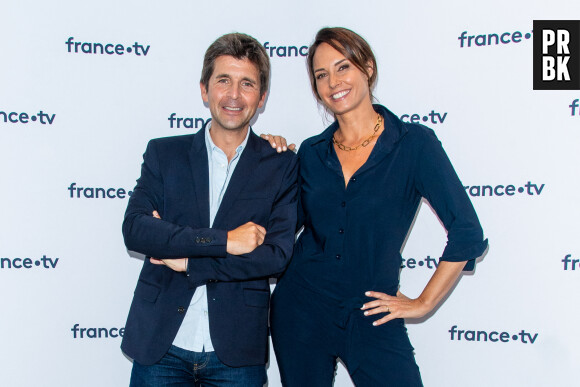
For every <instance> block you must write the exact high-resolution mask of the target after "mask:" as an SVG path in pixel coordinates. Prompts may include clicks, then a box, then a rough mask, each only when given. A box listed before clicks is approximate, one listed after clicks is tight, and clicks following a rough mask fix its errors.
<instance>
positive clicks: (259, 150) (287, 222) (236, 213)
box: [121, 33, 297, 386]
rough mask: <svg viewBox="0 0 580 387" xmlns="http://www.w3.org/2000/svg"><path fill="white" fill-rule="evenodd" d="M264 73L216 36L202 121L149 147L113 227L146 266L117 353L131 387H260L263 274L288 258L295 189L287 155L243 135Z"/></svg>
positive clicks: (258, 61) (239, 46) (244, 47)
mask: <svg viewBox="0 0 580 387" xmlns="http://www.w3.org/2000/svg"><path fill="white" fill-rule="evenodd" d="M269 72H270V63H269V59H268V55H267V53H266V51H265V50H264V48H263V47H262V46H261V45H260V43H259V42H257V41H256V40H255V39H254V38H252V37H250V36H248V35H244V34H238V33H235V34H228V35H224V36H222V37H220V38H218V39H217V40H216V41H215V42H214V43H213V44H212V45H211V46H210V47H209V48H208V50H207V51H206V54H205V58H204V63H203V69H202V76H201V81H200V88H201V95H202V98H203V101H204V102H205V103H206V104H207V105H208V106H209V109H210V112H211V117H212V120H211V121H210V123H209V124H208V125H206V127H205V128H203V129H202V130H200V131H199V132H197V133H196V134H193V135H186V136H176V137H168V138H161V139H156V140H152V141H150V142H149V144H148V146H147V150H146V152H145V155H144V156H143V158H144V161H143V165H142V169H141V177H140V178H139V180H138V181H137V186H136V187H135V190H134V192H133V195H132V196H131V199H130V200H129V204H128V207H127V212H126V213H125V220H124V222H123V236H124V238H125V244H126V246H127V248H128V249H130V250H133V251H137V252H140V253H142V254H145V255H146V256H148V257H154V258H147V259H146V260H145V262H144V264H143V269H142V270H141V274H140V277H139V281H138V283H137V287H136V289H135V295H134V298H133V303H132V305H131V310H130V311H129V317H128V319H127V324H126V327H125V334H124V337H123V342H122V344H121V348H122V349H123V351H124V352H125V353H126V354H127V355H128V356H130V357H131V358H133V359H134V361H133V371H132V374H131V386H160V385H164V386H165V385H170V384H171V385H179V386H181V385H191V386H194V385H195V386H199V385H201V386H262V385H263V384H264V383H266V371H265V363H266V361H267V353H268V307H269V298H270V288H269V284H268V277H270V276H275V275H277V274H280V273H282V272H283V271H284V269H285V267H286V264H287V263H288V261H289V259H290V257H291V254H292V247H293V244H294V230H295V224H296V192H297V186H296V178H297V161H296V156H295V155H294V154H293V152H286V153H282V154H278V153H277V152H276V150H275V149H272V147H271V146H270V145H269V144H268V142H266V141H264V140H262V139H260V138H259V137H257V136H256V135H255V134H254V133H253V132H252V130H251V128H250V120H251V119H252V117H253V116H254V114H255V113H256V110H257V109H258V108H260V107H262V106H263V105H264V101H265V98H266V92H267V89H268V80H269ZM183 257H186V258H183Z"/></svg>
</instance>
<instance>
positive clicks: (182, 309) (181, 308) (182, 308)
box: [177, 306, 185, 313]
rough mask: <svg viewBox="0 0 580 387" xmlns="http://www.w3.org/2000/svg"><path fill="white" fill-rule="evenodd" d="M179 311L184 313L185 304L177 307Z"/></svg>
mask: <svg viewBox="0 0 580 387" xmlns="http://www.w3.org/2000/svg"><path fill="white" fill-rule="evenodd" d="M177 311H178V312H179V313H183V312H185V308H184V307H183V306H180V307H178V308H177Z"/></svg>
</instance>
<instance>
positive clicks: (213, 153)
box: [173, 121, 250, 352]
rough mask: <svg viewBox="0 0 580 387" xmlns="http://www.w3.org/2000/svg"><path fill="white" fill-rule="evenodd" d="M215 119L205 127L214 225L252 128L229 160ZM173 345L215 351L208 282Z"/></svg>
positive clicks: (198, 291)
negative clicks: (217, 138)
mask: <svg viewBox="0 0 580 387" xmlns="http://www.w3.org/2000/svg"><path fill="white" fill-rule="evenodd" d="M210 126H211V121H210V122H209V123H208V124H207V125H206V128H205V147H206V149H207V162H208V167H209V224H210V227H212V225H213V221H214V219H215V216H216V214H217V212H218V209H219V208H220V205H221V203H222V199H223V197H224V194H225V193H226V189H227V188H228V184H229V183H230V179H231V177H232V174H233V173H234V169H235V168H236V165H238V161H239V160H240V156H241V154H242V151H243V150H244V148H245V147H246V144H247V143H248V138H249V135H250V129H249V128H248V133H247V134H246V138H245V139H244V141H243V142H242V143H241V144H240V145H239V146H238V147H237V148H236V154H235V155H234V157H232V159H231V160H230V162H229V163H228V157H227V156H226V154H225V153H224V151H222V150H221V149H220V148H218V147H217V146H216V145H215V144H214V142H213V141H212V139H211V136H210V134H209V132H210V129H211V127H210ZM173 345H175V346H176V347H179V348H183V349H186V350H188V351H195V352H202V351H203V350H205V352H212V351H213V350H214V349H213V345H212V343H211V336H210V333H209V314H208V306H207V289H206V287H205V285H203V286H199V287H197V289H195V293H194V294H193V297H192V299H191V303H190V304H189V308H188V309H187V313H186V314H185V317H184V319H183V322H182V323H181V327H179V331H178V332H177V336H175V339H174V340H173Z"/></svg>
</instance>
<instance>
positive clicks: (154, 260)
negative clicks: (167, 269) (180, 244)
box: [149, 258, 165, 265]
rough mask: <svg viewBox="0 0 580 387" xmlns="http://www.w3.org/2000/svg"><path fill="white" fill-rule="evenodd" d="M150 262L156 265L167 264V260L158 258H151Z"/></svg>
mask: <svg viewBox="0 0 580 387" xmlns="http://www.w3.org/2000/svg"><path fill="white" fill-rule="evenodd" d="M149 262H151V263H152V264H154V265H165V262H163V261H162V260H161V259H157V258H149Z"/></svg>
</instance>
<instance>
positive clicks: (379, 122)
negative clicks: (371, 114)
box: [332, 114, 383, 152]
mask: <svg viewBox="0 0 580 387" xmlns="http://www.w3.org/2000/svg"><path fill="white" fill-rule="evenodd" d="M382 122H383V117H381V115H380V114H377V124H376V125H375V128H374V130H373V134H372V135H371V136H370V137H369V138H367V139H366V140H364V141H363V142H362V144H359V145H357V146H355V147H354V148H353V147H350V146H348V145H344V144H342V143H340V142H338V141H336V138H334V136H332V142H333V143H335V144H336V146H337V147H338V149H340V150H343V151H345V152H350V151H355V150H357V149H359V148H360V147H365V146H367V145H369V144H370V143H371V141H372V139H373V138H374V137H375V136H376V135H377V132H378V131H379V128H380V127H381V123H382Z"/></svg>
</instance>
